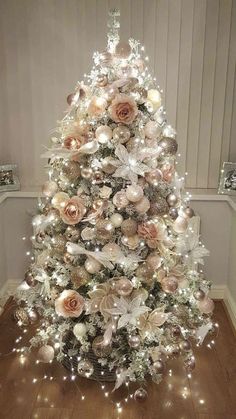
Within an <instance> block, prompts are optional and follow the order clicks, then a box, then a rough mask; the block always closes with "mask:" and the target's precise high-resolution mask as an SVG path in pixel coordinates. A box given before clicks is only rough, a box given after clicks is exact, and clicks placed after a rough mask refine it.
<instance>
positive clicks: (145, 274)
mask: <svg viewBox="0 0 236 419" xmlns="http://www.w3.org/2000/svg"><path fill="white" fill-rule="evenodd" d="M135 275H136V276H137V278H139V279H140V281H142V282H147V283H151V282H152V281H153V280H154V278H153V275H154V270H153V268H152V266H150V265H149V264H148V263H147V262H144V263H142V264H141V265H139V267H138V268H137V269H136V271H135Z"/></svg>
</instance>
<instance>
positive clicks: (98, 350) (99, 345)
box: [92, 336, 111, 358]
mask: <svg viewBox="0 0 236 419" xmlns="http://www.w3.org/2000/svg"><path fill="white" fill-rule="evenodd" d="M92 350H93V352H94V354H95V355H96V356H97V357H98V358H103V357H105V356H107V355H109V354H110V353H111V345H105V344H104V337H103V336H96V338H95V339H94V340H93V343H92Z"/></svg>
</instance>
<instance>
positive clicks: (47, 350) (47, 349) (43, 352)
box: [37, 345, 54, 363]
mask: <svg viewBox="0 0 236 419" xmlns="http://www.w3.org/2000/svg"><path fill="white" fill-rule="evenodd" d="M37 358H38V360H39V361H40V362H45V363H48V362H51V361H52V360H53V359H54V349H53V347H52V346H51V345H44V346H41V348H39V350H38V354H37Z"/></svg>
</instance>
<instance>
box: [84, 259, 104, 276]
mask: <svg viewBox="0 0 236 419" xmlns="http://www.w3.org/2000/svg"><path fill="white" fill-rule="evenodd" d="M84 267H85V269H86V271H87V272H88V273H90V274H95V273H97V272H99V271H100V270H101V268H102V265H101V263H100V262H98V261H97V260H96V259H93V258H91V257H88V259H86V261H85V264H84Z"/></svg>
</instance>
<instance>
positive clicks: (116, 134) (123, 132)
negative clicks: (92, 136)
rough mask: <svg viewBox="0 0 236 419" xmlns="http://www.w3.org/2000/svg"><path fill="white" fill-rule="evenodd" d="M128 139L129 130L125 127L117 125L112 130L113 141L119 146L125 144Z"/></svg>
mask: <svg viewBox="0 0 236 419" xmlns="http://www.w3.org/2000/svg"><path fill="white" fill-rule="evenodd" d="M129 138H130V130H129V128H128V127H126V126H125V125H119V126H118V127H117V128H115V129H114V130H113V140H114V141H116V142H119V143H120V144H124V143H126V142H127V141H128V140H129Z"/></svg>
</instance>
